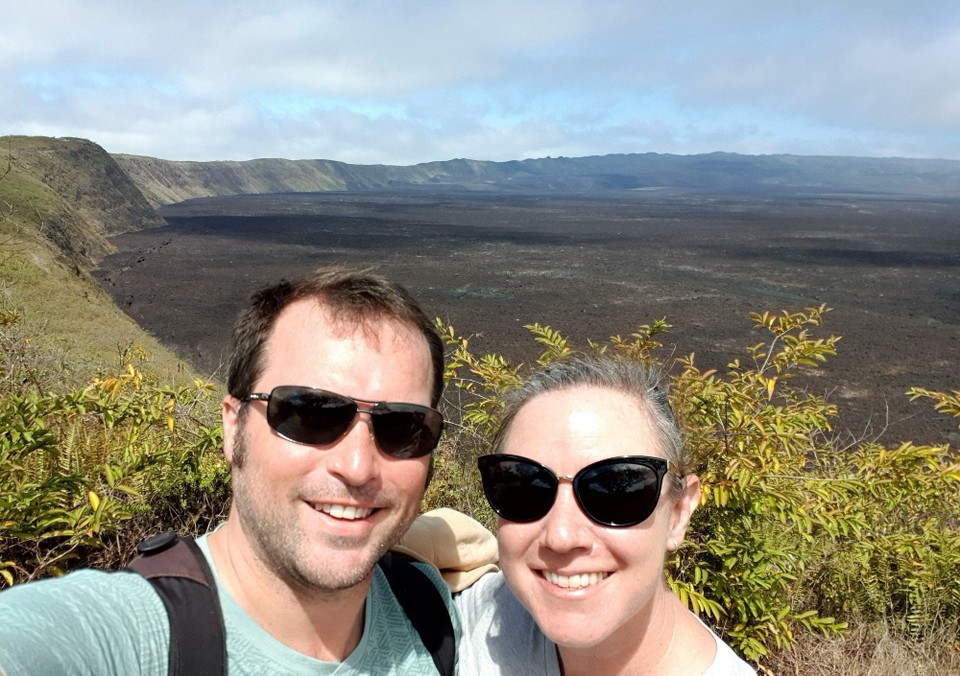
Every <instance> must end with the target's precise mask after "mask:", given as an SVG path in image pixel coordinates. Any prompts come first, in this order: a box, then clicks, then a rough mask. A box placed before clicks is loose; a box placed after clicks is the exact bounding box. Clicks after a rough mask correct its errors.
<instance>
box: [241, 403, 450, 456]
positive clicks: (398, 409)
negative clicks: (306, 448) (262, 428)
mask: <svg viewBox="0 0 960 676" xmlns="http://www.w3.org/2000/svg"><path fill="white" fill-rule="evenodd" d="M243 401H265V402H267V424H269V425H270V427H272V428H273V429H274V430H275V431H276V433H277V434H279V435H280V436H281V437H283V438H284V439H287V440H289V441H294V442H296V443H298V444H308V445H310V446H326V445H328V444H332V443H333V442H335V441H336V440H337V439H339V438H340V437H342V436H343V435H345V434H346V433H347V431H348V430H349V429H350V425H352V424H353V421H354V419H355V418H356V417H357V415H358V414H359V413H367V414H369V415H370V419H371V421H372V423H373V436H374V438H375V439H376V440H377V446H379V447H380V450H381V451H383V452H384V453H386V454H387V455H389V456H390V457H391V458H401V459H402V458H419V457H421V456H424V455H427V454H428V453H430V452H431V451H433V449H434V448H436V447H437V443H439V441H440V433H441V432H443V416H442V415H441V414H440V412H439V411H437V410H436V409H432V408H430V407H429V406H420V405H418V404H402V403H395V402H388V401H363V400H362V399H352V398H350V397H346V396H344V395H342V394H336V393H335V392H327V391H326V390H316V389H313V388H312V387H300V386H297V385H281V386H279V387H275V388H273V389H272V390H270V393H269V394H266V393H264V392H253V393H251V394H248V395H247V396H246V397H245V398H244V399H243ZM361 405H362V406H363V408H361Z"/></svg>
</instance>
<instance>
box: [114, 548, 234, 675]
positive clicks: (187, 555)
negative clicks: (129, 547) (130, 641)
mask: <svg viewBox="0 0 960 676" xmlns="http://www.w3.org/2000/svg"><path fill="white" fill-rule="evenodd" d="M137 550H138V551H139V552H140V556H138V557H137V558H135V559H134V560H133V561H131V562H130V566H129V568H130V570H133V571H134V572H137V573H139V574H140V575H142V576H143V577H145V578H147V580H148V581H149V582H150V584H152V585H153V588H154V589H155V590H156V592H157V594H158V595H159V596H160V598H161V599H162V600H163V605H164V606H165V607H166V609H167V617H168V618H169V619H170V662H169V668H168V673H169V674H170V675H171V676H194V675H196V676H201V675H210V676H216V675H217V674H226V673H227V641H226V632H225V631H224V628H223V612H222V611H221V610H220V598H219V597H218V596H217V590H216V584H215V583H214V581H213V572H212V571H211V570H210V566H209V564H208V563H207V559H206V557H205V556H204V555H203V552H201V551H200V548H199V547H198V546H197V543H196V542H194V541H193V539H192V538H181V537H177V535H176V534H175V533H161V534H160V535H155V536H154V537H151V538H147V539H146V540H144V541H143V542H141V543H140V545H139V546H138V547H137Z"/></svg>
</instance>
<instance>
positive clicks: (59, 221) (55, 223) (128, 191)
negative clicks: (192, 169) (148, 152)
mask: <svg viewBox="0 0 960 676" xmlns="http://www.w3.org/2000/svg"><path fill="white" fill-rule="evenodd" d="M0 151H2V152H3V155H4V157H3V165H6V166H5V167H4V168H3V169H2V171H3V172H5V175H4V178H3V179H2V180H0V197H2V198H3V200H4V203H5V204H6V205H7V213H6V214H5V216H6V217H7V218H6V220H7V221H8V222H9V223H16V224H17V225H18V227H19V228H21V230H22V231H23V232H37V233H39V234H41V235H42V236H43V237H45V238H46V239H47V240H48V241H50V242H51V243H52V244H53V245H54V246H55V247H56V248H57V249H58V250H59V251H60V252H61V253H62V254H63V255H64V256H66V257H67V258H68V259H69V260H70V261H72V262H73V263H76V264H77V265H79V266H81V267H84V268H88V267H90V266H91V265H92V264H94V263H95V262H96V261H97V259H98V258H100V257H101V256H103V255H104V254H106V253H108V252H109V251H111V246H110V243H109V242H108V241H107V238H108V237H110V236H112V235H117V234H120V233H122V232H128V231H130V230H139V229H142V228H149V227H155V226H159V225H163V223H164V221H163V219H162V218H161V217H160V216H159V215H158V214H157V213H156V212H155V211H154V209H153V207H152V206H151V205H150V204H149V203H148V202H147V200H146V199H145V198H144V196H143V194H142V193H141V192H140V190H139V189H138V188H137V186H136V185H135V184H134V183H133V181H131V180H130V177H129V176H128V175H127V174H126V172H124V170H123V169H121V168H120V166H119V165H118V164H117V163H116V161H114V159H113V158H112V157H110V155H109V154H108V153H107V152H106V151H105V150H104V149H103V148H101V147H100V146H98V145H96V144H95V143H91V142H90V141H85V140H83V139H73V138H62V139H54V138H45V137H27V136H5V137H2V138H0ZM0 166H2V165H0Z"/></svg>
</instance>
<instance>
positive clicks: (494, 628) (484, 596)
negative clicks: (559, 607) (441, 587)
mask: <svg viewBox="0 0 960 676" xmlns="http://www.w3.org/2000/svg"><path fill="white" fill-rule="evenodd" d="M453 598H454V602H455V604H456V606H457V610H458V611H459V613H460V621H461V623H462V625H463V639H462V641H461V643H460V647H459V666H460V671H461V673H526V674H531V675H533V674H559V673H560V665H559V663H558V661H557V651H556V646H555V645H554V644H553V642H551V641H550V640H549V639H548V638H547V637H546V636H544V635H543V632H541V631H540V628H539V627H537V623H536V622H534V621H533V618H532V617H531V616H530V613H528V612H527V609H526V608H524V607H523V604H521V603H520V602H519V601H518V600H517V598H516V596H514V595H513V592H511V591H510V588H509V587H508V586H507V585H506V581H505V580H504V577H503V573H499V572H496V573H487V574H486V575H484V576H482V577H481V578H480V579H479V580H477V581H476V582H475V583H474V584H473V585H471V586H470V587H467V588H466V589H464V590H463V591H462V592H460V593H458V594H454V597H453Z"/></svg>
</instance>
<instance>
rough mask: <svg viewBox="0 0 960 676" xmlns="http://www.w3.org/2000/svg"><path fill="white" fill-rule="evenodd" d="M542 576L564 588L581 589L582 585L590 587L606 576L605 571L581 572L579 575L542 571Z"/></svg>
mask: <svg viewBox="0 0 960 676" xmlns="http://www.w3.org/2000/svg"><path fill="white" fill-rule="evenodd" d="M543 576H544V577H545V578H547V581H548V582H550V583H551V584H555V585H557V586H558V587H563V588H564V589H581V588H583V587H592V586H593V585H595V584H596V583H598V582H599V581H600V580H602V579H603V578H605V577H606V576H607V574H606V573H581V574H580V575H558V574H557V573H551V572H550V571H544V572H543Z"/></svg>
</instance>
